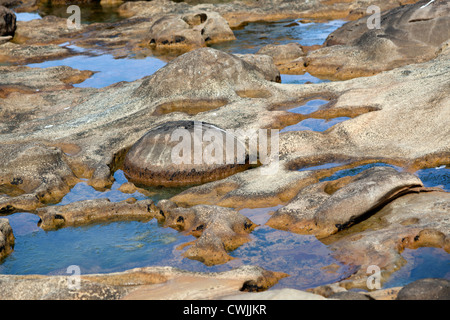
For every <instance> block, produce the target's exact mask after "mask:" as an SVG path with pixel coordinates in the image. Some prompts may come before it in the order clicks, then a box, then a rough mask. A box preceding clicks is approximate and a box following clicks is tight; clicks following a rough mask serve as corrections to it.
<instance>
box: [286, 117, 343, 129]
mask: <svg viewBox="0 0 450 320" xmlns="http://www.w3.org/2000/svg"><path fill="white" fill-rule="evenodd" d="M350 119H351V118H349V117H338V118H334V119H330V120H326V119H316V118H308V119H305V120H302V121H300V122H299V123H297V124H293V125H291V126H287V127H284V128H283V129H281V130H280V132H287V131H305V130H310V131H316V132H323V131H326V130H328V129H330V128H331V127H333V126H334V125H336V124H338V123H340V122H343V121H346V120H350Z"/></svg>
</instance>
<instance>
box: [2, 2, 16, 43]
mask: <svg viewBox="0 0 450 320" xmlns="http://www.w3.org/2000/svg"><path fill="white" fill-rule="evenodd" d="M15 31H16V15H15V14H14V12H13V11H11V10H9V9H7V8H5V7H3V6H0V37H4V36H14V32H15Z"/></svg>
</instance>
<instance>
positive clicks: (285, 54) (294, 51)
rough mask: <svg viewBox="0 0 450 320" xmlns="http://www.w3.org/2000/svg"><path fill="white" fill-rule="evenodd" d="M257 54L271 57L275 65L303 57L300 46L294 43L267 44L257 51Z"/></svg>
mask: <svg viewBox="0 0 450 320" xmlns="http://www.w3.org/2000/svg"><path fill="white" fill-rule="evenodd" d="M257 54H265V55H268V56H271V57H272V58H273V60H274V62H275V63H277V64H279V63H283V62H287V61H291V60H295V59H297V58H299V57H302V56H304V55H305V53H304V52H303V49H302V46H301V45H300V44H298V43H294V42H292V43H288V44H282V45H273V44H269V45H266V46H264V47H262V48H261V49H259V51H258V52H257Z"/></svg>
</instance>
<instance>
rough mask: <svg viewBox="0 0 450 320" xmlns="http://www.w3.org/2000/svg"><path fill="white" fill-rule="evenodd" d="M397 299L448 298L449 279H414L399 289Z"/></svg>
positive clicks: (449, 294)
mask: <svg viewBox="0 0 450 320" xmlns="http://www.w3.org/2000/svg"><path fill="white" fill-rule="evenodd" d="M397 300H450V281H449V280H447V279H435V278H427V279H420V280H416V281H414V282H411V283H409V284H407V285H406V286H404V287H403V288H402V289H401V290H400V291H399V293H398V295H397Z"/></svg>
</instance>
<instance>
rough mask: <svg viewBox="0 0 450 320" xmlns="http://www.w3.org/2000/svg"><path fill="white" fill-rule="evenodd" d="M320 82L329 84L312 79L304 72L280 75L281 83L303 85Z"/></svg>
mask: <svg viewBox="0 0 450 320" xmlns="http://www.w3.org/2000/svg"><path fill="white" fill-rule="evenodd" d="M322 82H330V81H329V80H324V79H319V78H317V77H314V76H312V75H310V74H309V73H308V72H306V73H305V74H281V83H290V84H305V83H322Z"/></svg>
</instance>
